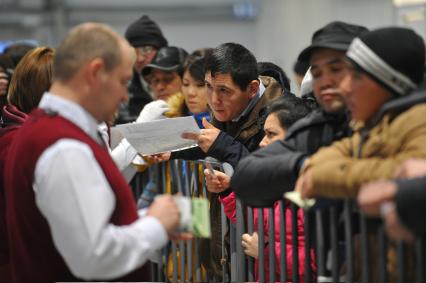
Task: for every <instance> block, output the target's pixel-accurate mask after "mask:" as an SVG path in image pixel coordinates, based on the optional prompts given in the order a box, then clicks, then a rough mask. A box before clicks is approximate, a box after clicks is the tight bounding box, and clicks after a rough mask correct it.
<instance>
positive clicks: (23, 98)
mask: <svg viewBox="0 0 426 283" xmlns="http://www.w3.org/2000/svg"><path fill="white" fill-rule="evenodd" d="M54 54H55V51H54V50H53V49H52V48H49V47H37V48H35V49H33V50H31V51H30V52H28V53H27V54H26V55H25V56H24V57H23V58H22V60H21V61H20V62H19V64H18V66H16V69H15V72H14V75H13V77H12V80H11V82H10V85H9V92H8V95H7V100H8V102H9V103H8V104H7V105H6V106H4V107H3V108H2V120H1V121H0V211H1V219H0V278H1V279H5V280H4V281H5V282H9V281H10V276H11V274H10V269H9V253H8V241H7V227H6V223H5V218H4V216H5V203H4V188H3V182H4V180H3V171H4V168H5V166H6V164H5V158H6V154H7V152H8V149H9V146H10V144H11V143H12V142H13V138H14V136H15V134H16V132H17V131H16V130H17V129H19V128H20V127H21V125H22V123H23V122H24V121H25V119H26V118H27V116H28V115H27V114H28V113H29V112H31V110H33V109H34V108H36V107H37V105H38V103H39V102H40V99H41V97H42V96H43V94H44V93H45V92H46V91H48V90H49V88H50V85H51V83H52V62H53V57H54Z"/></svg>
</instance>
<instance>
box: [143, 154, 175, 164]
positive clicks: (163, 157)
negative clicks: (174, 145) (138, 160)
mask: <svg viewBox="0 0 426 283" xmlns="http://www.w3.org/2000/svg"><path fill="white" fill-rule="evenodd" d="M171 155H172V153H171V152H163V153H158V154H153V155H146V156H144V157H143V159H144V160H145V161H146V162H148V163H149V164H153V163H160V162H165V161H169V160H170V156H171Z"/></svg>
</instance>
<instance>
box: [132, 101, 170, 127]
mask: <svg viewBox="0 0 426 283" xmlns="http://www.w3.org/2000/svg"><path fill="white" fill-rule="evenodd" d="M167 111H169V105H168V104H167V102H165V101H164V100H156V101H153V102H150V103H148V104H147V105H145V107H144V108H143V109H142V111H141V113H140V114H139V117H138V118H137V119H136V123H144V122H150V121H154V120H160V119H165V118H167V117H166V116H164V113H165V112H167Z"/></svg>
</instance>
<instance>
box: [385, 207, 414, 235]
mask: <svg viewBox="0 0 426 283" xmlns="http://www.w3.org/2000/svg"><path fill="white" fill-rule="evenodd" d="M386 206H387V209H385V210H384V209H382V217H383V219H384V221H385V229H386V234H387V235H388V236H389V238H391V239H393V240H395V241H405V242H408V243H412V242H413V241H414V234H413V233H412V232H411V231H410V230H408V229H407V228H405V227H404V225H402V223H401V221H400V220H399V217H398V213H397V211H396V207H395V203H394V202H388V203H386Z"/></svg>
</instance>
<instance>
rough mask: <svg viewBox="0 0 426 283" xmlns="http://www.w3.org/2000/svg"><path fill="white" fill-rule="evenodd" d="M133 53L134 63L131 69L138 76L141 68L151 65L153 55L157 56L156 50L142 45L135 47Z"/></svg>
mask: <svg viewBox="0 0 426 283" xmlns="http://www.w3.org/2000/svg"><path fill="white" fill-rule="evenodd" d="M135 51H136V62H135V65H134V66H133V67H134V69H135V71H136V72H137V73H138V74H140V73H141V71H142V69H143V67H145V66H146V65H148V64H149V63H151V61H152V60H153V59H154V57H155V55H156V54H157V48H155V47H153V46H150V45H144V46H140V47H135Z"/></svg>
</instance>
